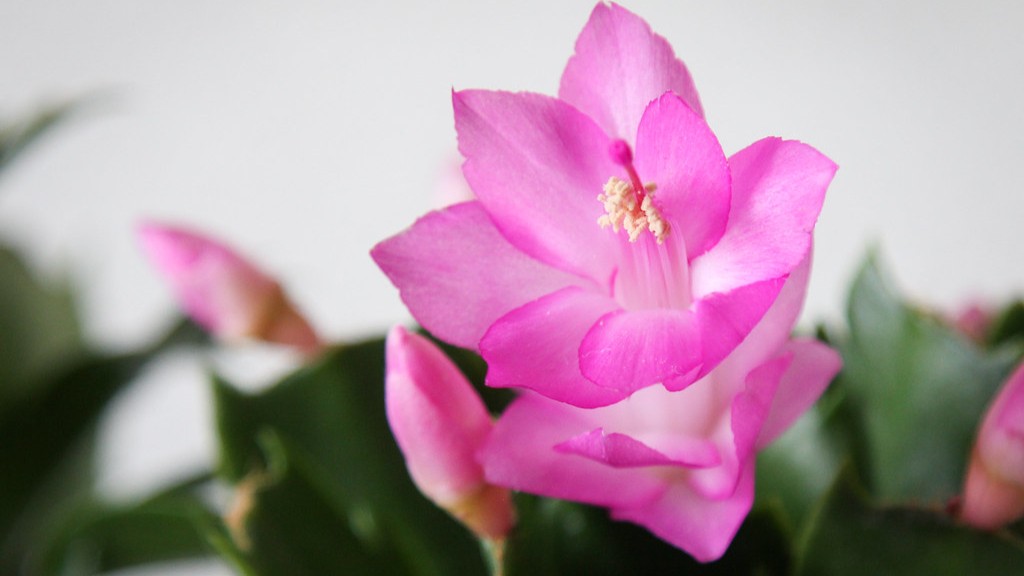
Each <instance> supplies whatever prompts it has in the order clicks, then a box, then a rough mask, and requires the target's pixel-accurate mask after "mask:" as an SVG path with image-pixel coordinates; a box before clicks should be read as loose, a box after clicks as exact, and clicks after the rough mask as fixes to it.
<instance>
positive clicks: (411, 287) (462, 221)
mask: <svg viewBox="0 0 1024 576" xmlns="http://www.w3.org/2000/svg"><path fill="white" fill-rule="evenodd" d="M370 255H371V256H372V257H373V259H374V261H375V262H376V263H377V265H378V266H380V268H381V270H383V271H384V273H385V274H387V276H388V278H389V279H390V280H391V282H392V283H393V284H394V285H395V286H397V287H398V289H399V292H400V294H401V297H402V301H403V302H405V305H406V306H407V307H408V308H409V310H410V311H411V312H412V315H413V317H414V318H416V321H417V322H419V323H420V324H421V325H422V326H423V327H425V328H426V329H427V330H429V331H430V332H432V333H433V334H434V335H435V336H437V337H438V338H441V339H442V340H445V341H447V342H450V343H452V344H455V345H456V346H462V347H464V348H471V349H475V348H476V347H477V345H478V344H479V342H480V339H481V338H482V337H483V335H484V333H485V332H486V331H487V328H488V327H489V326H490V325H491V324H493V323H494V322H495V321H496V320H497V319H498V318H500V317H501V316H502V315H504V314H506V313H507V312H509V311H510V310H514V309H515V308H517V307H519V306H521V305H523V304H525V303H526V302H530V301H532V300H535V299H536V298H538V297H540V296H542V295H544V294H547V293H550V292H554V291H557V290H559V289H561V288H563V287H565V286H569V285H572V284H575V283H578V282H579V281H581V280H582V279H580V278H578V277H575V276H572V275H570V274H567V273H565V272H562V271H561V270H558V269H556V268H552V267H550V266H547V265H545V264H543V263H541V262H538V261H537V260H534V259H533V258H530V257H529V256H527V255H526V254H523V253H522V252H520V251H519V250H517V249H516V248H515V247H514V246H512V245H511V244H509V243H508V241H507V240H505V238H504V237H503V236H502V235H501V233H499V232H498V230H497V228H495V227H494V224H493V222H491V219H490V218H489V217H488V216H487V213H486V212H485V211H484V209H483V207H482V206H481V205H480V204H479V203H478V202H467V203H463V204H457V205H455V206H451V207H449V208H447V209H444V210H439V211H436V212H431V213H429V214H427V215H426V216H424V217H422V218H420V219H419V220H417V221H416V223H415V224H413V225H412V227H410V228H409V229H408V230H406V231H404V232H402V233H400V234H398V235H395V236H392V237H391V238H388V239H387V240H384V241H383V242H381V243H380V244H377V246H375V247H374V248H373V250H372V251H371V252H370Z"/></svg>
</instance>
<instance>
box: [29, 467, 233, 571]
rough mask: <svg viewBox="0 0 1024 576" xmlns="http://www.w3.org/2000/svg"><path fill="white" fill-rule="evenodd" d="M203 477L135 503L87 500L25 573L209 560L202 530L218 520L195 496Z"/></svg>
mask: <svg viewBox="0 0 1024 576" xmlns="http://www.w3.org/2000/svg"><path fill="white" fill-rule="evenodd" d="M208 479H209V476H208V475H206V476H203V477H199V478H195V479H190V480H189V481H187V482H185V483H182V484H180V485H178V486H174V487H172V488H170V489H168V490H165V491H164V492H162V493H160V494H157V495H155V496H153V497H151V498H148V499H146V500H144V501H142V502H139V503H135V504H113V503H109V502H101V501H88V502H86V503H84V504H82V505H81V506H80V507H79V508H78V509H76V510H75V511H74V512H73V513H72V514H69V515H68V516H67V517H65V518H64V521H63V522H62V523H61V525H60V526H59V527H57V528H56V529H54V531H53V534H52V535H51V536H50V538H49V539H48V540H49V541H48V543H47V544H46V546H45V549H44V551H43V552H42V554H41V559H40V567H39V568H38V569H31V570H30V571H29V572H30V573H34V574H41V575H47V576H48V575H52V576H58V575H60V576H76V575H82V576H86V575H89V574H97V573H102V572H109V571H113V570H117V569H121V568H129V567H133V566H139V565H143V564H149V563H153V562H163V561H170V560H182V559H186V558H198V557H205V556H210V555H211V554H212V553H213V549H212V548H211V546H210V544H209V543H208V542H207V540H206V536H205V533H204V530H203V527H204V526H208V525H210V524H211V523H215V522H219V519H218V518H216V516H215V515H214V514H213V513H212V512H211V511H210V510H209V509H208V508H207V507H206V505H205V504H203V502H202V501H201V500H200V498H199V497H198V495H197V494H196V493H195V492H196V489H197V488H201V487H202V486H203V485H204V484H205V483H206V482H207V480H208Z"/></svg>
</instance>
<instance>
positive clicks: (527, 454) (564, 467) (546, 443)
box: [480, 394, 665, 506]
mask: <svg viewBox="0 0 1024 576" xmlns="http://www.w3.org/2000/svg"><path fill="white" fill-rule="evenodd" d="M593 425H594V423H593V422H592V421H591V419H590V415H589V411H587V410H581V409H578V408H573V407H571V406H568V405H566V404H561V403H558V402H554V401H551V400H548V399H546V398H542V397H540V396H537V395H535V394H525V395H523V396H522V397H520V398H519V399H518V400H516V401H515V402H513V403H512V405H511V406H509V407H508V409H506V410H505V413H504V414H502V416H501V419H500V420H498V422H497V424H496V425H495V428H494V431H493V432H492V433H491V436H490V438H489V439H488V441H487V444H486V445H485V447H484V449H483V450H482V452H481V453H480V462H481V463H482V464H483V467H484V470H485V473H486V475H487V480H488V481H489V482H491V483H493V484H498V485H500V486H507V487H509V488H512V489H514V490H521V491H524V492H530V493H533V494H540V495H544V496H550V497H553V498H564V499H567V500H573V501H576V502H587V503H590V504H597V505H602V506H634V505H640V504H643V503H645V502H648V501H650V500H651V499H653V498H656V497H657V496H658V495H659V494H660V493H661V491H662V490H664V489H665V482H664V480H662V479H661V478H660V477H659V476H658V475H657V474H651V473H649V472H646V471H644V470H638V469H624V468H612V467H610V466H606V465H605V464H601V463H598V462H595V461H593V460H591V459H589V458H584V457H580V456H577V455H573V454H564V453H561V452H559V451H557V450H556V449H555V446H556V445H558V444H560V443H562V442H563V441H565V439H566V438H572V437H574V436H576V435H578V434H580V433H583V432H585V431H586V430H589V429H591V428H593Z"/></svg>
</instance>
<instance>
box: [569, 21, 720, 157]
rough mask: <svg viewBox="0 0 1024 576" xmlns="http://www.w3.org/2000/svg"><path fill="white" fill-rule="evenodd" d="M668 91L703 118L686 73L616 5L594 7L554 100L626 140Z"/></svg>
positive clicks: (663, 46) (648, 31) (669, 51)
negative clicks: (657, 99) (654, 104)
mask: <svg viewBox="0 0 1024 576" xmlns="http://www.w3.org/2000/svg"><path fill="white" fill-rule="evenodd" d="M669 90H671V91H673V92H675V93H676V94H678V95H679V96H680V97H682V98H683V100H685V101H686V103H687V104H688V105H689V106H690V108H692V109H693V110H694V111H696V112H697V114H699V115H701V116H703V115H704V112H703V110H702V109H701V105H700V98H699V97H698V96H697V89H696V88H695V87H694V85H693V79H692V78H691V77H690V72H689V71H688V70H687V69H686V66H685V65H684V64H683V63H682V61H680V60H678V59H677V58H676V56H675V53H674V52H673V51H672V47H671V46H669V43H668V42H667V41H666V40H665V39H664V38H662V37H661V36H658V35H657V34H654V33H653V32H652V31H651V28H650V26H648V25H647V23H646V22H644V21H643V20H641V19H640V18H639V17H638V16H636V15H635V14H633V13H631V12H629V11H628V10H626V9H625V8H623V7H621V6H618V5H616V4H612V5H610V6H609V5H606V4H598V5H597V6H595V7H594V11H593V12H591V14H590V20H588V21H587V25H586V26H585V27H584V28H583V31H582V32H580V36H579V38H578V39H577V40H576V54H575V55H573V57H572V58H570V59H569V63H568V64H567V65H566V67H565V72H563V73H562V82H561V86H560V87H559V89H558V97H559V98H561V99H562V100H565V101H566V102H568V103H570V104H572V105H573V106H575V107H577V108H579V109H580V110H582V111H583V112H584V113H586V114H587V115H589V116H590V117H591V118H593V119H594V120H596V121H597V123H598V124H600V125H601V127H602V128H603V129H604V131H605V132H607V133H608V134H611V135H613V136H616V137H618V138H622V139H625V140H627V141H628V140H630V139H632V137H633V135H634V134H636V128H637V126H638V125H639V124H640V116H641V114H643V111H644V108H646V107H647V104H648V103H650V101H651V100H654V99H655V98H657V97H658V96H661V95H662V94H664V93H665V92H667V91H669Z"/></svg>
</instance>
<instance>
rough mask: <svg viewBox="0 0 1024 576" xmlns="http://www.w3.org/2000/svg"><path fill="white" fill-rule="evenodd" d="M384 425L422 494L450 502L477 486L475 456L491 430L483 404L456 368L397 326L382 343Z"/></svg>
mask: <svg viewBox="0 0 1024 576" xmlns="http://www.w3.org/2000/svg"><path fill="white" fill-rule="evenodd" d="M386 380H387V381H386V399H385V400H386V408H387V416H388V424H390V426H391V431H392V432H393V433H394V435H395V440H396V441H397V442H398V446H399V447H400V448H401V449H402V453H403V454H404V455H405V460H406V464H407V466H408V468H409V473H410V475H411V476H412V477H413V480H415V482H416V485H417V486H419V488H420V490H422V491H423V493H424V494H426V495H428V496H429V497H430V498H431V499H433V500H434V501H436V502H438V503H440V504H442V505H444V504H452V503H455V502H457V501H458V500H460V499H462V498H464V497H466V496H467V495H469V494H470V493H472V492H474V491H476V490H477V489H478V488H479V487H480V486H481V485H482V484H483V469H482V468H481V467H480V465H479V464H478V463H477V462H476V457H475V454H476V452H477V450H479V448H480V447H481V446H482V445H483V442H484V440H485V439H486V437H487V434H488V433H489V432H490V430H491V426H492V424H491V418H490V415H489V414H488V413H487V409H486V408H485V407H484V405H483V402H481V400H480V398H479V397H478V396H477V395H476V393H475V391H474V390H473V388H472V386H470V384H469V382H468V381H467V380H466V378H465V377H464V376H463V375H462V373H461V372H459V370H458V368H456V367H455V365H454V364H452V362H451V361H450V360H449V359H448V357H447V356H445V355H444V354H443V353H442V352H441V351H440V350H439V349H438V348H437V347H436V346H434V345H433V344H431V343H430V342H429V341H428V340H426V339H425V338H423V337H422V336H419V335H416V334H412V333H410V332H408V331H406V330H405V329H404V328H402V327H400V326H398V327H395V328H394V329H392V331H391V332H390V333H389V334H388V339H387V379H386Z"/></svg>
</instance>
